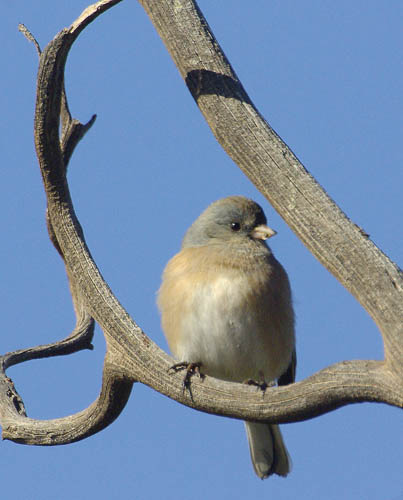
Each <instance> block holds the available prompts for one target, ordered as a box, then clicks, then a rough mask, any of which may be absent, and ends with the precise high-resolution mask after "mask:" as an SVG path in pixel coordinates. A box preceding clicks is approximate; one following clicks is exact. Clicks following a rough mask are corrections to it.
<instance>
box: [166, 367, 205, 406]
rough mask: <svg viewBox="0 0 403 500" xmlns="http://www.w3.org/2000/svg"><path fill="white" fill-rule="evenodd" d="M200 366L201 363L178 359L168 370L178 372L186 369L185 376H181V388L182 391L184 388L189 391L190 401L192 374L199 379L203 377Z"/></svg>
mask: <svg viewBox="0 0 403 500" xmlns="http://www.w3.org/2000/svg"><path fill="white" fill-rule="evenodd" d="M201 366H202V364H201V363H188V362H187V361H180V362H179V363H175V364H174V365H172V366H171V367H170V368H169V370H172V371H174V372H175V373H178V372H180V371H182V370H186V373H185V376H184V377H183V382H182V389H183V392H185V390H188V391H189V394H190V397H191V399H192V401H193V395H192V390H191V388H190V385H191V384H190V381H191V378H192V377H193V376H194V375H197V376H198V377H199V378H200V379H201V380H203V379H204V375H203V373H201V372H200V367H201Z"/></svg>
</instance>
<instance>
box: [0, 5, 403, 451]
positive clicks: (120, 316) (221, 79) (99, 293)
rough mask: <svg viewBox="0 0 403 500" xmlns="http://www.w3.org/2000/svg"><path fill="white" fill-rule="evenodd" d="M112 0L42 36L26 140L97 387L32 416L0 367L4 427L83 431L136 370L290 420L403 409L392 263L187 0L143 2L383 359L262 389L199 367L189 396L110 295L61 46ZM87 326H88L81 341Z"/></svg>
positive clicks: (174, 388)
mask: <svg viewBox="0 0 403 500" xmlns="http://www.w3.org/2000/svg"><path fill="white" fill-rule="evenodd" d="M119 1H120V0H109V1H108V0H104V1H101V2H98V3H96V4H94V5H92V6H90V7H89V8H88V9H86V11H85V12H84V13H83V14H82V15H81V16H80V17H79V18H78V19H77V20H76V21H75V22H74V23H73V24H72V25H71V26H70V27H69V28H67V29H64V30H62V31H61V32H60V33H59V34H58V35H57V36H56V37H55V39H54V40H53V41H52V42H51V43H50V44H49V45H48V46H47V47H46V49H45V51H44V52H43V54H42V55H41V59H40V67H39V71H38V87H37V102H36V114H35V144H36V151H37V156H38V160H39V164H40V168H41V172H42V176H43V181H44V187H45V191H46V195H47V201H48V227H49V234H50V237H51V239H52V241H53V242H54V244H55V246H56V248H57V249H58V251H59V253H60V254H61V256H62V258H63V259H64V262H65V265H66V270H67V274H68V276H69V280H70V288H71V291H72V295H73V302H74V306H75V310H76V314H77V318H78V319H77V324H80V325H81V330H82V329H84V330H85V331H86V332H87V334H89V333H90V334H91V335H92V328H93V319H94V320H95V321H97V322H98V323H99V325H100V326H101V328H102V329H103V331H104V335H105V338H106V344H107V354H106V358H105V364H104V374H103V383H102V389H101V394H100V396H99V398H98V399H97V400H96V401H95V402H94V403H93V404H92V405H91V406H90V407H89V408H87V409H86V410H84V411H83V412H80V413H78V414H76V415H72V416H70V417H65V418H63V419H57V420H48V421H36V420H31V419H28V418H26V417H25V411H24V407H23V403H22V401H21V399H20V398H19V396H18V394H17V393H16V391H15V389H14V387H13V385H12V382H11V380H10V379H8V378H7V377H6V376H5V373H3V374H4V376H3V379H1V380H0V417H1V421H2V425H3V437H4V438H7V439H11V440H14V441H16V442H19V443H26V444H64V443H68V442H72V441H76V440H78V439H83V438H85V437H87V436H89V435H90V434H93V433H94V432H97V431H99V430H101V429H103V428H104V427H105V426H106V425H108V424H109V423H110V422H111V421H112V420H113V419H115V418H116V417H117V415H118V414H119V412H120V411H121V410H122V408H123V407H124V405H125V403H126V401H127V399H128V397H129V394H130V390H131V387H132V384H133V382H135V381H139V382H142V383H144V384H147V385H149V386H150V387H152V388H153V389H155V390H157V391H159V392H161V393H162V394H165V395H166V396H168V397H170V398H173V399H175V400H176V401H178V402H181V403H183V404H185V405H188V406H191V407H194V408H197V409H199V410H201V411H205V412H208V413H215V414H218V415H226V416H230V417H234V418H240V419H244V420H248V419H249V420H257V421H267V422H292V421H298V420H303V419H308V418H312V417H314V416H318V415H321V414H323V413H326V412H329V411H331V410H334V409H336V408H339V407H340V406H343V405H346V404H350V403H355V402H361V401H377V402H384V403H387V404H391V405H394V406H397V407H400V408H402V407H403V335H402V325H401V323H402V321H401V320H402V318H403V294H402V290H403V280H402V275H401V272H400V270H399V269H398V268H397V266H396V265H395V264H393V263H392V262H391V261H390V260H389V259H388V258H387V257H386V256H385V255H384V254H383V253H382V252H381V251H380V250H379V249H378V248H377V247H376V246H375V245H374V244H373V243H372V242H371V241H370V240H369V239H368V237H367V236H366V235H364V234H363V233H362V231H360V230H359V228H358V227H357V226H356V225H355V224H354V223H352V222H351V221H350V220H349V219H348V218H347V217H346V216H345V215H344V214H343V213H342V212H341V210H340V209H339V208H338V207H337V206H336V205H335V204H334V202H333V201H332V200H331V199H330V198H329V197H328V196H327V194H326V192H325V191H324V190H323V189H322V188H321V187H320V186H319V185H318V184H317V183H316V182H315V180H314V179H313V178H312V177H311V176H310V174H309V173H308V172H307V171H306V170H305V168H304V167H303V166H302V165H301V163H300V162H299V161H298V159H297V158H296V157H295V156H294V154H293V153H292V151H291V150H290V149H289V148H288V147H287V146H286V144H284V142H283V141H282V140H281V139H280V138H279V137H278V136H277V135H276V134H275V132H274V131H273V130H272V129H271V128H270V126H269V125H268V124H267V123H266V122H265V120H264V119H263V118H262V117H261V115H260V114H259V112H258V111H257V110H256V108H255V107H254V105H253V103H252V102H251V100H250V99H249V97H248V95H247V94H246V92H245V90H244V89H243V87H242V85H241V83H240V82H239V80H238V78H237V77H236V75H235V73H234V72H233V70H232V68H231V66H230V64H229V62H228V61H227V59H226V58H225V56H224V54H223V52H222V51H221V49H220V47H219V45H218V43H217V42H216V40H215V38H214V36H213V34H212V33H211V31H210V29H209V27H208V25H207V22H206V21H205V19H204V18H203V16H202V14H201V12H200V10H199V9H198V7H197V5H196V3H195V2H193V1H192V0H176V1H175V2H171V1H168V0H166V1H161V0H140V2H141V4H142V5H143V6H144V8H145V10H146V11H147V13H148V15H149V16H150V18H151V20H152V22H153V24H154V26H155V27H156V29H157V30H158V32H159V34H160V36H161V38H162V39H163V41H164V43H165V44H166V46H167V48H168V50H169V52H170V53H171V55H172V57H173V59H174V61H175V63H176V64H177V66H178V69H179V71H180V73H181V75H182V76H183V78H184V80H185V82H186V84H187V86H188V88H189V90H190V92H191V93H192V95H193V97H194V99H195V101H196V103H197V105H198V106H199V108H200V110H201V111H202V113H203V114H204V116H205V118H206V120H207V122H208V123H209V125H210V127H211V129H212V131H213V133H214V134H215V136H216V138H217V140H218V141H219V142H220V143H221V145H222V146H223V148H224V149H225V150H226V151H227V153H228V154H229V155H230V156H231V157H232V158H233V159H234V161H235V162H236V163H237V164H238V165H239V167H240V168H241V169H242V170H243V171H244V172H245V174H246V175H247V176H248V177H249V178H250V179H251V180H252V182H253V183H254V184H255V185H256V187H257V188H258V189H259V190H260V191H261V192H262V193H263V194H264V195H265V196H266V198H267V199H268V200H269V201H270V203H271V204H272V205H273V206H274V208H275V209H276V210H277V211H278V212H279V213H280V215H281V216H282V217H283V218H284V219H285V221H286V222H287V223H288V224H289V225H290V227H291V228H292V229H293V230H294V231H295V233H296V234H297V235H298V237H299V238H300V239H301V240H302V241H303V243H304V244H305V245H306V246H307V247H308V248H309V250H310V251H311V252H312V253H313V254H314V255H315V256H316V257H317V258H318V259H319V260H320V261H321V262H322V263H323V265H324V266H325V267H326V268H327V269H329V271H330V272H331V273H332V274H334V275H335V276H336V278H337V279H338V280H339V281H340V282H341V283H342V284H343V285H344V286H345V287H346V288H347V289H348V290H349V291H350V292H351V293H352V294H353V295H354V296H355V297H356V298H357V299H358V300H359V301H360V303H361V304H362V305H363V307H365V309H366V310H367V311H368V312H369V313H370V314H371V316H372V317H373V319H374V320H375V322H376V323H377V325H378V326H379V328H380V331H381V333H382V336H383V340H384V345H385V361H382V362H380V361H378V362H377V361H347V362H341V363H337V364H335V365H332V366H330V367H328V368H325V369H323V370H321V371H320V372H318V373H316V374H315V375H313V376H312V377H309V378H308V379H306V380H303V381H302V382H298V383H296V384H292V385H290V386H286V387H280V388H271V389H268V390H267V398H264V399H262V397H261V395H260V394H258V393H256V392H255V391H254V390H253V388H251V387H247V386H243V385H239V384H234V383H228V382H223V381H219V380H216V379H212V378H210V377H205V378H204V379H203V381H202V382H201V381H199V380H193V381H192V396H193V397H192V399H191V398H190V397H189V394H187V393H186V392H185V393H184V392H183V391H182V386H181V382H182V376H181V375H180V374H172V373H168V368H169V367H170V366H171V365H172V359H171V358H169V356H167V355H166V354H165V353H164V352H163V351H162V350H161V349H159V348H158V346H156V345H155V344H154V343H153V342H152V341H151V340H150V339H149V338H148V337H147V336H146V335H145V334H144V332H143V331H142V330H141V329H140V328H139V327H138V326H137V325H136V323H135V322H134V321H133V320H132V318H130V317H129V315H128V314H127V313H126V311H125V310H124V309H123V307H122V306H121V305H120V304H119V302H118V300H117V299H116V297H115V296H114V295H113V294H112V292H111V290H110V289H109V287H108V285H107V283H106V282H105V281H104V280H103V278H102V276H101V274H100V272H99V270H98V268H97V267H96V264H95V262H94V261H93V259H92V257H91V254H90V252H89V250H88V248H87V246H86V243H85V240H84V236H83V231H82V229H81V227H80V225H79V222H78V220H77V217H76V215H75V213H74V209H73V206H72V202H71V198H70V194H69V189H68V183H67V179H66V173H67V164H68V162H69V159H70V157H71V154H72V152H73V150H74V147H75V146H76V144H77V143H78V141H79V140H80V139H81V138H82V137H83V135H84V134H85V132H86V131H87V130H88V128H89V127H90V126H91V125H92V123H93V121H94V119H95V118H94V117H93V118H92V119H91V121H90V122H89V123H88V124H87V125H82V124H80V123H79V122H77V121H75V120H73V119H72V118H71V116H70V112H69V110H68V106H67V99H66V96H65V93H64V83H63V82H64V67H65V63H66V58H67V54H68V52H69V50H70V48H71V46H72V44H73V42H74V41H75V39H76V38H77V36H78V35H79V33H80V32H81V31H82V30H83V29H84V28H85V27H86V26H87V25H88V24H89V23H90V22H92V21H93V20H94V19H95V18H96V17H97V16H98V15H99V14H100V13H102V12H104V11H105V10H107V9H108V8H110V7H112V6H114V5H115V4H117V3H119ZM60 122H61V123H62V134H61V138H60V136H59V124H60ZM240 124H242V127H241V126H240ZM80 321H81V323H80ZM76 329H77V327H76ZM81 330H80V331H81ZM91 335H88V336H87V337H86V339H87V340H86V344H85V346H86V347H89V344H90V341H91ZM64 342H66V341H64ZM62 344H63V342H62V343H57V344H55V345H54V346H46V349H47V350H48V351H47V353H48V354H47V355H55V353H57V350H58V349H59V351H60V349H61V346H62ZM36 349H38V348H36ZM49 349H50V350H49ZM42 350H43V352H45V350H44V348H42ZM66 352H67V351H65V352H62V353H63V354H65V353H66ZM49 353H50V354H49ZM59 353H60V352H59ZM18 356H19V357H18ZM24 356H25V359H29V357H26V354H24ZM23 360H24V359H23V356H22V355H21V353H18V352H17V353H11V354H9V355H7V356H5V357H3V358H2V362H3V365H2V366H3V372H4V370H5V368H7V366H10V365H11V364H15V363H17V362H21V361H23Z"/></svg>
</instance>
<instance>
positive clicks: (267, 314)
mask: <svg viewBox="0 0 403 500" xmlns="http://www.w3.org/2000/svg"><path fill="white" fill-rule="evenodd" d="M275 234H276V231H274V230H273V229H271V228H270V227H269V226H267V220H266V216H265V214H264V212H263V209H262V208H261V207H260V206H259V205H258V204H257V203H256V202H254V201H253V200H251V199H249V198H246V197H244V196H229V197H226V198H222V199H219V200H218V201H215V202H214V203H212V204H211V205H209V206H208V207H207V209H206V210H205V211H204V212H203V213H202V214H201V215H200V216H199V217H198V218H197V219H196V220H195V222H194V223H193V224H192V225H191V226H190V228H189V229H188V230H187V232H186V233H185V236H184V238H183V241H182V247H181V249H180V251H179V253H177V254H176V255H175V256H174V257H173V258H172V259H171V260H170V261H169V262H168V264H167V265H166V267H165V269H164V271H163V275H162V283H161V286H160V289H159V291H158V299H157V302H158V306H159V309H160V313H161V326H162V329H163V331H164V334H165V337H166V339H167V343H168V345H169V348H170V350H171V352H172V354H173V355H174V357H175V358H176V359H177V360H178V361H179V362H180V364H187V365H188V366H191V365H192V366H197V367H200V372H201V373H202V374H203V375H209V376H212V377H215V378H218V379H222V380H226V381H232V382H245V381H256V383H257V384H260V383H261V384H267V383H269V384H271V385H273V383H275V381H277V383H278V384H279V385H286V384H289V383H292V382H294V380H295V367H296V354H295V333H294V310H293V305H292V297H291V289H290V284H289V280H288V276H287V273H286V271H285V270H284V268H283V267H282V265H281V264H280V263H279V262H278V261H277V259H276V258H275V257H274V255H273V252H272V251H271V249H270V247H269V246H268V245H267V244H266V240H267V239H268V238H270V237H272V236H274V235H275ZM245 427H246V434H247V439H248V442H249V450H250V455H251V460H252V464H253V467H254V470H255V473H256V475H257V476H258V477H259V478H261V479H265V478H267V477H269V476H271V475H272V474H277V475H279V476H286V475H287V474H288V473H289V472H290V470H291V459H290V455H289V453H288V451H287V448H286V446H285V444H284V441H283V437H282V434H281V432H280V429H279V427H278V425H276V424H266V423H258V422H250V421H247V422H245Z"/></svg>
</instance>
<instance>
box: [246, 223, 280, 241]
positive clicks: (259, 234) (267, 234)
mask: <svg viewBox="0 0 403 500" xmlns="http://www.w3.org/2000/svg"><path fill="white" fill-rule="evenodd" d="M275 234H277V232H276V231H274V229H271V228H270V227H269V226H266V225H265V224H261V225H260V226H256V227H255V229H254V230H253V231H252V232H251V236H252V238H255V239H257V240H267V239H268V238H271V237H272V236H274V235H275Z"/></svg>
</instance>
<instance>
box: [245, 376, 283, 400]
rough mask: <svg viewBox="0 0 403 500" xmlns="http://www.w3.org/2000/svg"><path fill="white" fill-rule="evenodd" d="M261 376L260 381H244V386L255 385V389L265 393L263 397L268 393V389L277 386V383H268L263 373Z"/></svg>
mask: <svg viewBox="0 0 403 500" xmlns="http://www.w3.org/2000/svg"><path fill="white" fill-rule="evenodd" d="M259 376H260V381H258V380H253V379H251V378H250V379H247V380H245V381H244V384H248V385H253V386H255V387H257V388H258V389H260V390H261V391H262V392H263V395H264V393H265V392H266V389H267V388H268V387H273V386H274V385H276V383H275V382H268V383H267V382H266V380H265V379H264V375H263V373H259Z"/></svg>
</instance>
